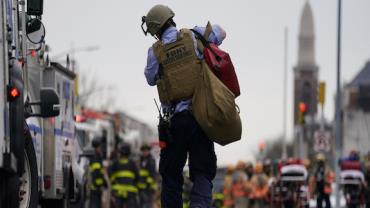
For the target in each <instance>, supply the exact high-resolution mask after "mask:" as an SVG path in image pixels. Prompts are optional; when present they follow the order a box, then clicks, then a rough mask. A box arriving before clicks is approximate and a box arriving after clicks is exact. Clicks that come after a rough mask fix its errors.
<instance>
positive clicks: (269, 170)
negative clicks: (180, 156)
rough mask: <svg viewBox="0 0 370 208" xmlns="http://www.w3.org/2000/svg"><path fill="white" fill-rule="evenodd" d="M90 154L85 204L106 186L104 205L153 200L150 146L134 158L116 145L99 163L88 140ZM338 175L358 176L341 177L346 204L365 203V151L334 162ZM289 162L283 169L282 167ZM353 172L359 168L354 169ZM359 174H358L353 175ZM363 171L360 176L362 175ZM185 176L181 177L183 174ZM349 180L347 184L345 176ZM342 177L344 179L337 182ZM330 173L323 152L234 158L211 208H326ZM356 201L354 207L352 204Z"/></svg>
mask: <svg viewBox="0 0 370 208" xmlns="http://www.w3.org/2000/svg"><path fill="white" fill-rule="evenodd" d="M92 145H93V147H94V149H95V155H94V157H92V158H91V159H90V165H89V176H90V177H89V183H88V189H89V200H88V201H89V204H90V205H89V207H91V208H100V207H104V203H102V199H103V198H104V197H103V192H104V191H105V192H107V190H109V192H110V193H109V195H110V197H109V201H108V203H110V207H113V208H128V207H130V208H131V207H132V208H135V207H142V208H151V207H155V205H158V202H159V197H158V195H159V192H160V191H159V190H160V188H159V186H160V183H158V181H159V180H158V177H157V176H158V173H157V171H156V166H155V160H154V158H153V157H152V155H151V153H150V151H151V147H150V146H149V145H146V144H144V145H143V146H142V147H141V153H140V157H139V158H138V159H136V160H134V159H133V158H135V157H132V155H131V150H130V146H129V145H127V144H122V145H121V146H120V148H119V153H118V154H117V155H116V156H114V157H113V158H111V161H110V163H109V164H110V165H109V166H108V167H105V168H104V167H103V161H102V157H101V155H102V152H101V143H100V141H99V140H94V141H93V142H92ZM338 163H339V164H340V167H341V170H342V172H341V174H342V173H343V174H346V173H350V174H353V175H354V177H357V176H358V179H359V180H358V182H359V183H358V185H357V186H356V185H354V183H353V179H355V178H351V177H350V178H349V179H348V175H346V176H342V175H341V177H347V178H344V179H343V180H342V179H341V181H342V182H341V188H342V193H343V194H344V198H345V200H346V203H347V206H348V207H359V205H360V204H361V205H366V207H370V201H369V197H365V196H370V185H369V184H370V152H369V154H367V155H366V156H365V157H363V158H361V157H360V154H359V153H358V152H357V151H352V152H351V153H350V154H349V156H347V157H344V158H342V159H341V160H340V161H338ZM287 167H289V168H287ZM356 171H357V172H358V173H359V174H358V173H356ZM359 175H360V176H359ZM362 175H363V176H362ZM185 179H186V177H185ZM346 180H347V181H348V180H350V181H351V182H349V183H348V184H346V182H345V181H346ZM343 181H344V182H343ZM334 182H335V174H334V171H333V170H332V168H330V165H329V162H328V161H327V159H326V158H325V156H324V154H321V153H320V154H317V155H316V156H315V158H314V159H313V160H311V161H310V160H308V159H304V160H300V159H294V158H290V159H287V160H284V161H283V160H280V161H274V160H271V159H265V160H264V161H262V162H257V163H255V164H253V163H251V162H243V161H239V162H238V163H237V164H236V165H235V166H228V167H226V169H225V170H224V178H223V183H222V188H221V189H219V190H214V194H213V207H216V208H265V207H280V208H281V207H297V208H298V207H299V208H303V207H305V208H306V207H307V208H308V207H309V204H310V203H309V202H310V201H316V207H318V208H320V207H326V208H330V207H333V206H332V202H331V201H330V196H331V195H332V194H333V188H332V187H333V186H332V185H333V183H334ZM188 184H191V182H189V183H187V182H186V180H185V183H184V187H183V190H184V194H183V201H184V204H183V207H188V206H189V203H187V201H189V200H190V198H189V197H190V195H189V194H188V195H189V196H188V197H187V192H188V191H189V192H190V190H191V185H190V186H189V187H187V185H188ZM357 205H358V206H357Z"/></svg>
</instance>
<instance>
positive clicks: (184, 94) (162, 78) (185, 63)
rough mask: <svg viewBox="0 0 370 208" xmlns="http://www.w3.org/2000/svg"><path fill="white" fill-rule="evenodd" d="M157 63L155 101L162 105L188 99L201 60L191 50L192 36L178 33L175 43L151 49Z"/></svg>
mask: <svg viewBox="0 0 370 208" xmlns="http://www.w3.org/2000/svg"><path fill="white" fill-rule="evenodd" d="M153 49H154V54H155V56H156V58H157V60H158V63H159V72H158V75H159V78H158V80H157V89H158V94H159V99H160V100H161V102H162V103H164V104H175V103H178V102H179V101H181V100H187V99H191V98H192V97H193V94H194V89H195V87H196V86H197V84H198V81H199V80H200V77H201V60H199V59H198V57H197V54H196V52H195V48H194V42H193V38H192V33H191V31H190V30H188V29H182V30H180V32H179V34H178V37H177V41H175V42H173V43H169V44H162V43H161V42H160V41H157V42H156V43H155V44H154V45H153Z"/></svg>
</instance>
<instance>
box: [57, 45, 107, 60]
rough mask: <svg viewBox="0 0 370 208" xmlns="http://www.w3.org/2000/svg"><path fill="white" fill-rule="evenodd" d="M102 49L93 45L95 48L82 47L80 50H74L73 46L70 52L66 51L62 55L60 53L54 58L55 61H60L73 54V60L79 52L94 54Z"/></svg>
mask: <svg viewBox="0 0 370 208" xmlns="http://www.w3.org/2000/svg"><path fill="white" fill-rule="evenodd" d="M99 49H100V46H99V45H93V46H86V47H80V48H74V47H73V46H72V47H71V49H69V50H68V51H64V52H62V53H59V54H57V55H55V56H53V57H52V59H54V60H58V59H60V58H63V57H65V56H66V55H67V54H71V57H72V59H74V54H75V53H79V52H93V51H97V50H99Z"/></svg>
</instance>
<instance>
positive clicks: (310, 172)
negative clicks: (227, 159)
mask: <svg viewBox="0 0 370 208" xmlns="http://www.w3.org/2000/svg"><path fill="white" fill-rule="evenodd" d="M348 161H349V164H350V165H347V166H356V165H351V163H352V164H353V163H354V164H361V167H359V168H357V169H358V170H356V171H357V172H358V173H359V174H356V173H355V172H356V171H353V170H350V171H348V168H347V169H346V167H344V166H345V165H343V164H344V163H348ZM338 162H339V164H340V165H341V167H342V171H341V174H343V173H345V172H349V173H350V174H352V173H354V176H353V178H352V177H350V178H351V181H352V182H350V184H347V183H346V180H347V179H346V178H341V181H342V182H341V189H342V193H343V195H344V196H343V197H344V198H345V201H346V204H347V206H348V207H360V205H362V206H365V205H366V207H370V202H369V197H366V196H370V152H369V154H368V155H366V156H364V157H363V158H360V155H359V153H358V152H357V151H352V152H351V153H350V154H349V156H348V157H345V158H342V159H341V160H340V161H338ZM284 166H285V168H284ZM287 166H290V172H289V171H288V168H286V167H287ZM355 168H356V167H355ZM346 170H347V171H346ZM284 171H285V172H284ZM362 174H363V177H359V178H358V182H359V183H358V186H355V185H354V184H353V180H352V179H354V178H355V177H357V176H359V175H360V176H361V175H362ZM341 177H347V176H343V175H341ZM362 178H363V180H362ZM334 182H335V173H334V171H333V169H332V168H330V165H329V162H328V161H327V159H326V158H325V156H324V154H321V153H320V154H317V155H316V156H315V158H314V159H313V160H308V159H304V160H300V159H293V158H291V159H288V160H285V161H281V160H280V161H272V160H270V159H265V160H264V161H262V162H257V163H256V164H252V163H251V162H242V161H239V162H238V163H237V164H236V165H235V166H229V167H227V168H226V170H225V176H224V183H223V189H222V190H216V193H215V194H214V206H215V207H222V208H246V207H248V208H249V207H251V208H261V207H310V201H311V202H312V201H316V206H315V207H318V208H320V207H326V208H330V207H333V205H332V202H331V201H330V196H331V195H332V194H334V190H333V183H334ZM354 193H357V195H354ZM311 204H312V203H311Z"/></svg>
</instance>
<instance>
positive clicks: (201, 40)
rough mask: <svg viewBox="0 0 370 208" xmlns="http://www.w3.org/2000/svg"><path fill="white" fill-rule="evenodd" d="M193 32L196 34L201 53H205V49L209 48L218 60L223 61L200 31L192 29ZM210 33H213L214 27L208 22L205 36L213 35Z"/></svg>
mask: <svg viewBox="0 0 370 208" xmlns="http://www.w3.org/2000/svg"><path fill="white" fill-rule="evenodd" d="M209 28H211V29H209ZM191 31H193V33H194V34H195V37H196V38H197V43H198V49H199V51H201V52H203V50H204V48H208V49H209V50H210V51H211V53H212V54H213V55H214V56H215V58H216V60H217V61H221V57H220V56H219V55H217V54H216V52H215V51H214V50H213V49H212V48H211V47H210V46H209V41H208V40H207V39H206V38H205V36H203V35H202V34H200V33H199V32H198V31H196V30H194V29H191ZM210 31H212V27H211V24H210V23H209V22H208V23H207V28H206V31H205V32H204V34H208V36H209V34H210V33H211V32H210Z"/></svg>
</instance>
